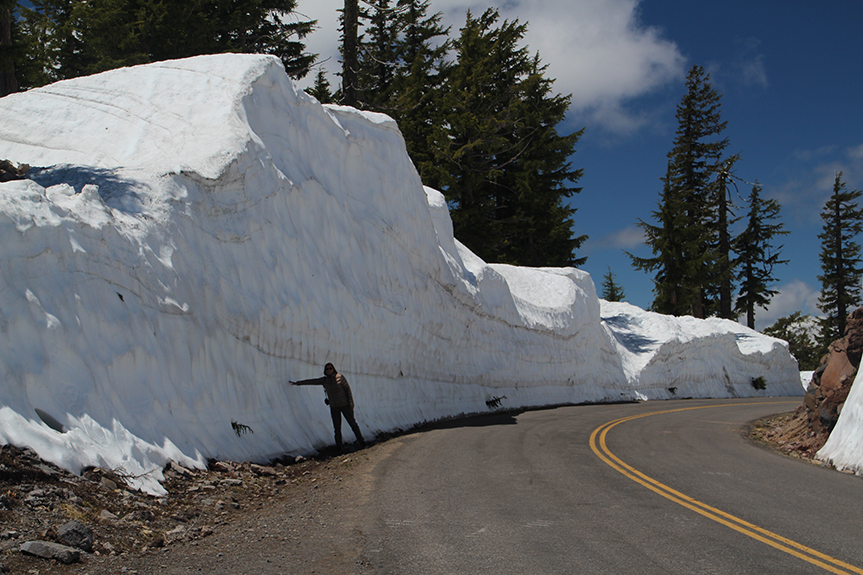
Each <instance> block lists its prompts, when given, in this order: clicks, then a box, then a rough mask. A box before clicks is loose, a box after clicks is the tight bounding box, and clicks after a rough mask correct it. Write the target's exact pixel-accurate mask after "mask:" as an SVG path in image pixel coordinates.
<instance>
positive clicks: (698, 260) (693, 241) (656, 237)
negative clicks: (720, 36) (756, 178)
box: [629, 65, 728, 318]
mask: <svg viewBox="0 0 863 575" xmlns="http://www.w3.org/2000/svg"><path fill="white" fill-rule="evenodd" d="M709 80H710V77H709V75H708V74H707V73H706V72H705V71H704V68H702V67H701V66H698V65H696V66H693V67H692V68H691V69H690V71H689V74H688V76H687V80H686V86H687V93H686V95H684V97H683V99H682V100H681V102H680V104H678V106H677V115H676V117H677V121H678V128H677V133H676V137H675V140H674V147H673V148H672V150H671V151H670V152H669V153H668V167H667V169H666V174H665V177H664V178H663V180H662V181H663V190H662V193H661V194H660V201H659V207H658V209H657V210H656V211H654V212H653V218H654V220H656V224H655V225H652V224H648V223H647V222H645V221H643V220H640V221H639V226H641V228H642V229H643V230H644V233H645V236H646V240H645V241H646V243H647V245H649V246H650V248H651V249H652V251H653V254H654V256H653V257H649V258H642V257H637V256H634V255H632V254H629V256H630V258H631V259H632V262H633V265H634V266H635V267H636V268H637V269H641V270H645V271H648V272H655V274H656V275H655V276H654V280H653V281H654V288H653V293H654V300H653V305H652V306H651V307H652V309H653V311H657V312H659V313H665V314H670V315H686V314H691V315H693V316H695V317H701V318H703V317H706V316H707V315H709V314H710V313H711V312H712V311H713V310H714V307H715V304H716V302H715V299H714V298H713V297H711V292H715V291H717V290H718V281H717V279H718V278H720V277H721V271H720V270H721V266H720V265H718V264H719V263H720V262H721V259H720V257H719V254H718V251H717V245H718V243H719V239H718V237H719V234H718V230H719V229H720V228H719V225H718V224H717V222H718V219H719V218H718V208H717V205H718V200H717V198H718V196H719V195H721V194H717V192H716V188H717V185H718V182H719V181H720V180H719V179H718V178H717V177H716V176H717V174H719V173H720V170H721V165H722V164H723V163H724V162H723V161H722V153H723V151H724V150H725V148H726V147H727V146H728V140H727V138H720V134H721V133H722V131H723V130H724V129H725V127H726V124H727V123H726V122H723V121H722V120H721V117H720V107H721V103H720V94H719V93H718V92H717V91H716V90H715V89H713V88H712V87H711V85H710V82H709Z"/></svg>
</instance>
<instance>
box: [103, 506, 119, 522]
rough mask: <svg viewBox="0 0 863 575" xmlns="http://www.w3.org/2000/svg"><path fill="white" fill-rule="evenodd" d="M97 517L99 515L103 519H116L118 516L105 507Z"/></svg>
mask: <svg viewBox="0 0 863 575" xmlns="http://www.w3.org/2000/svg"><path fill="white" fill-rule="evenodd" d="M99 517H101V518H102V519H103V520H105V521H116V520H117V519H118V517H117V516H116V515H114V514H113V513H111V512H110V511H108V510H107V509H103V510H102V512H101V513H99Z"/></svg>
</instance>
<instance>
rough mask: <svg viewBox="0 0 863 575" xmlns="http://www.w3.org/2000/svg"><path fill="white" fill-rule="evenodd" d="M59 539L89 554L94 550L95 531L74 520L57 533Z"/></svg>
mask: <svg viewBox="0 0 863 575" xmlns="http://www.w3.org/2000/svg"><path fill="white" fill-rule="evenodd" d="M57 538H58V539H59V540H60V541H61V542H63V543H65V544H66V545H69V546H71V547H77V548H78V549H81V550H83V551H86V552H87V553H89V552H91V551H92V550H93V530H92V529H90V528H89V527H87V526H86V525H84V524H83V523H81V522H80V521H75V520H72V521H70V522H69V523H66V524H65V525H63V526H62V527H60V529H59V530H58V531H57Z"/></svg>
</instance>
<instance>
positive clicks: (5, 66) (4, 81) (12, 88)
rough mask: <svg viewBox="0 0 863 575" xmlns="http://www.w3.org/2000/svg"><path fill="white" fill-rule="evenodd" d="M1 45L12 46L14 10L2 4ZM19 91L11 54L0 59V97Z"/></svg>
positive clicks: (0, 20)
mask: <svg viewBox="0 0 863 575" xmlns="http://www.w3.org/2000/svg"><path fill="white" fill-rule="evenodd" d="M0 46H3V47H4V48H11V47H12V10H11V9H10V8H6V7H1V6H0ZM17 91H18V82H17V81H16V80H15V63H14V62H13V61H12V57H11V56H6V57H4V58H3V59H2V60H0V98H2V97H3V96H5V95H7V94H11V93H13V92H17Z"/></svg>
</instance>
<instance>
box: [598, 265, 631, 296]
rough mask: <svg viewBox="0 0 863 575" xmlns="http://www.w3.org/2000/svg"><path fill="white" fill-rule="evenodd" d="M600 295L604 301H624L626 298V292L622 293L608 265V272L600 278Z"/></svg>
mask: <svg viewBox="0 0 863 575" xmlns="http://www.w3.org/2000/svg"><path fill="white" fill-rule="evenodd" d="M601 297H602V299H604V300H605V301H624V300H625V299H626V293H624V291H623V288H622V287H621V286H620V284H618V283H617V281H615V276H614V273H613V272H612V271H611V268H610V267H609V268H608V272H607V273H606V274H605V275H604V276H603V278H602V296H601Z"/></svg>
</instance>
